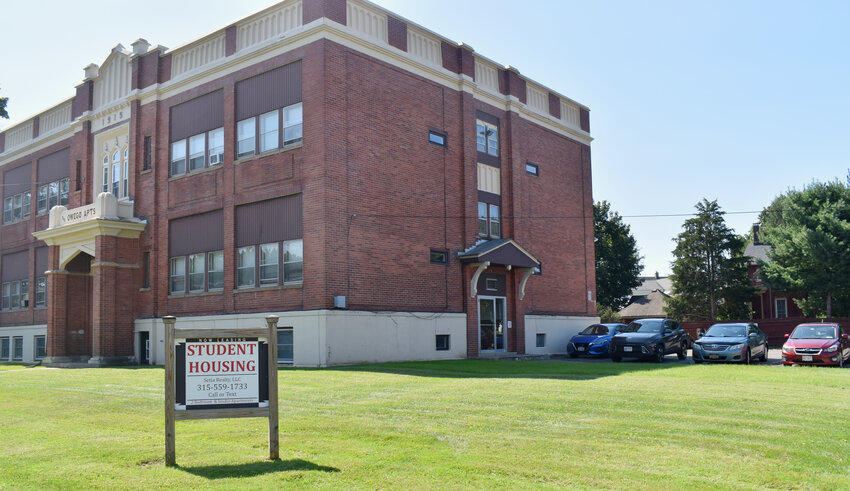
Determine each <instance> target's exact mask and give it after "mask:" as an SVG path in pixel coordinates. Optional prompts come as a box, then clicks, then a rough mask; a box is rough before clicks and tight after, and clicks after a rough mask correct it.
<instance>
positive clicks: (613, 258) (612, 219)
mask: <svg viewBox="0 0 850 491" xmlns="http://www.w3.org/2000/svg"><path fill="white" fill-rule="evenodd" d="M593 233H594V250H595V252H596V303H597V305H598V306H603V307H608V308H609V309H611V310H614V311H617V310H620V309H621V308H623V307H624V306H625V305H626V303H627V302H628V301H629V296H631V293H632V289H633V288H635V287H636V286H638V285H640V279H639V278H638V275H640V271H641V269H643V265H642V264H641V263H640V260H641V257H640V255H639V254H638V248H637V241H636V240H635V238H634V236H632V232H631V229H630V228H629V226H628V225H627V224H625V223H623V219H622V217H620V215H619V214H618V213H617V212H615V211H612V210H611V205H610V204H609V203H608V202H607V201H601V202H599V203H595V204H594V205H593Z"/></svg>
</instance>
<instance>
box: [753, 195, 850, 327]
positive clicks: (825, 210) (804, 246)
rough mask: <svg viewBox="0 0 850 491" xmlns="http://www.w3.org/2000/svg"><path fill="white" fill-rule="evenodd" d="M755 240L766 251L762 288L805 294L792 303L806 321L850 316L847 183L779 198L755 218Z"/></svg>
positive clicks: (849, 204) (849, 239)
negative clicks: (758, 238) (758, 234)
mask: <svg viewBox="0 0 850 491" xmlns="http://www.w3.org/2000/svg"><path fill="white" fill-rule="evenodd" d="M761 237H762V240H763V242H765V243H767V244H770V245H771V246H772V249H771V251H770V252H769V253H768V257H769V258H770V261H769V262H767V263H766V264H763V265H762V267H761V268H762V278H764V280H765V282H766V283H767V284H768V285H770V286H772V287H774V288H776V289H782V290H789V291H795V292H801V293H806V294H808V298H806V299H804V300H795V301H796V302H797V305H799V306H800V309H801V310H802V311H803V314H804V315H806V316H807V317H820V316H826V317H832V316H833V315H834V314H838V315H850V184H844V183H842V182H840V181H838V180H836V181H833V182H829V183H812V184H811V185H809V186H807V187H806V188H804V189H803V190H802V191H796V190H790V191H788V192H786V193H784V194H781V195H780V196H779V197H777V198H776V199H775V200H773V203H771V204H770V206H768V207H767V208H765V209H764V211H762V213H761Z"/></svg>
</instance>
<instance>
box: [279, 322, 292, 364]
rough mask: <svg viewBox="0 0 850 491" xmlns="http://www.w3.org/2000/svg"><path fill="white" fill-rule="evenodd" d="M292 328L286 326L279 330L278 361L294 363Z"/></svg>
mask: <svg viewBox="0 0 850 491" xmlns="http://www.w3.org/2000/svg"><path fill="white" fill-rule="evenodd" d="M292 347H293V343H292V328H291V327H288V328H287V327H284V328H280V329H278V330H277V362H278V363H292V360H293V358H292V355H293V352H292Z"/></svg>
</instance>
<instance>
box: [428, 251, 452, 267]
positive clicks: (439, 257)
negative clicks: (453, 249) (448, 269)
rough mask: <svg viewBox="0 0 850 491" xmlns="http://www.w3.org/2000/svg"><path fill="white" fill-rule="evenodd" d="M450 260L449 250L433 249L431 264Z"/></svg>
mask: <svg viewBox="0 0 850 491" xmlns="http://www.w3.org/2000/svg"><path fill="white" fill-rule="evenodd" d="M448 262H449V254H448V252H446V251H438V250H434V249H431V264H448Z"/></svg>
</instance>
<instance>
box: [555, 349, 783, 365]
mask: <svg viewBox="0 0 850 491" xmlns="http://www.w3.org/2000/svg"><path fill="white" fill-rule="evenodd" d="M552 359H553V360H561V361H567V362H571V363H613V362H612V361H611V358H595V357H579V358H570V357H569V356H567V355H566V354H564V355H552ZM640 361H641V360H639V359H637V358H624V359H623V361H622V362H621V363H633V362H640ZM664 363H678V364H680V365H693V364H694V360H693V358H691V350H688V357H687V358H685V359H684V360H680V359H678V358H676V355H667V356H665V357H664ZM754 364H755V365H764V363H762V362H759V361H756V362H754ZM766 364H767V365H775V366H782V352H781V351H780V349H779V348H773V349H771V350H770V351H768V353H767V363H766Z"/></svg>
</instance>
